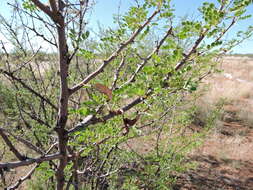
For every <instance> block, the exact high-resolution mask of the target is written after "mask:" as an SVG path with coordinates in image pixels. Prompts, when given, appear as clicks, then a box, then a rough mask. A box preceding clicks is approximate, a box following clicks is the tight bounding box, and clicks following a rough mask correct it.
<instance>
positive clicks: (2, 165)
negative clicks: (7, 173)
mask: <svg viewBox="0 0 253 190" xmlns="http://www.w3.org/2000/svg"><path fill="white" fill-rule="evenodd" d="M62 157H63V156H62V155H61V154H60V153H55V154H50V155H45V156H41V157H38V158H28V159H26V160H23V161H16V162H5V163H0V169H4V170H9V169H13V168H17V167H21V166H29V165H31V164H34V163H38V164H39V163H41V162H45V161H50V160H56V159H61V158H62ZM71 157H72V156H71V155H69V158H71Z"/></svg>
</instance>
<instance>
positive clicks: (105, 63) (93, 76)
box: [70, 9, 160, 94]
mask: <svg viewBox="0 0 253 190" xmlns="http://www.w3.org/2000/svg"><path fill="white" fill-rule="evenodd" d="M159 12H160V10H159V9H157V10H156V11H154V13H153V14H152V15H151V16H150V17H149V18H148V19H147V20H146V22H144V23H143V24H142V25H141V26H140V27H139V28H138V29H137V30H136V31H135V32H134V33H133V34H132V36H131V37H130V38H129V39H128V40H127V41H125V42H123V43H121V45H120V47H119V48H118V49H117V50H116V51H115V52H114V53H112V55H111V56H110V57H109V58H107V59H106V60H104V61H103V63H102V64H101V65H100V66H99V68H98V69H97V70H95V71H94V72H93V73H91V74H89V75H88V76H87V77H86V78H85V79H84V80H83V81H81V82H80V83H79V84H77V85H75V86H74V87H72V88H71V89H70V94H73V93H75V92H76V91H77V90H79V89H80V88H82V87H83V86H84V85H85V84H87V83H88V82H89V81H90V80H92V79H93V78H95V77H96V76H97V75H98V74H100V73H102V72H103V70H104V68H105V67H106V66H107V65H108V64H109V63H110V62H112V61H113V60H114V59H115V58H117V57H118V56H119V54H120V52H121V51H122V50H123V49H124V48H125V47H126V46H127V45H129V44H130V43H132V42H133V41H134V39H135V38H136V37H137V36H138V35H139V34H140V32H141V31H142V30H143V29H144V28H145V27H146V26H147V25H148V24H149V23H150V22H151V20H152V19H153V18H154V17H155V16H156V15H157V14H158V13H159Z"/></svg>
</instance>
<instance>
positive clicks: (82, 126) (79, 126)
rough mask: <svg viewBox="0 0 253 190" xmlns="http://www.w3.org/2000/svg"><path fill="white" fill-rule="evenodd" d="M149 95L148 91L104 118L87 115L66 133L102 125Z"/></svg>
mask: <svg viewBox="0 0 253 190" xmlns="http://www.w3.org/2000/svg"><path fill="white" fill-rule="evenodd" d="M151 94H152V90H148V92H147V93H146V96H145V97H139V98H136V99H135V100H133V101H132V102H131V103H129V104H128V105H126V106H124V107H122V108H121V109H119V110H118V111H114V112H110V113H109V114H107V115H105V116H103V117H101V118H97V117H96V116H95V115H89V116H87V117H86V118H84V120H83V121H82V122H80V123H79V124H77V125H76V126H75V127H73V128H72V129H70V130H69V131H68V133H69V134H70V133H74V132H76V131H81V130H84V129H85V128H87V127H88V126H89V125H95V124H97V123H102V122H105V121H107V120H109V119H112V118H113V117H115V116H117V115H121V114H123V113H124V112H126V111H128V110H130V109H131V108H133V107H134V106H136V105H137V104H139V103H141V102H143V101H144V100H145V99H146V98H147V97H148V96H150V95H151Z"/></svg>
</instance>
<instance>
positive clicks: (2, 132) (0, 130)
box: [0, 128, 26, 161]
mask: <svg viewBox="0 0 253 190" xmlns="http://www.w3.org/2000/svg"><path fill="white" fill-rule="evenodd" d="M0 135H1V137H2V138H3V140H4V142H5V143H6V144H7V146H8V147H9V148H10V151H12V152H13V154H14V155H15V156H16V157H17V158H18V159H19V160H20V161H22V160H25V159H26V157H25V156H23V155H22V154H21V153H20V152H19V151H18V150H17V149H16V148H15V146H14V145H13V144H12V142H11V141H10V139H9V138H8V136H7V135H6V134H5V133H4V131H3V129H2V128H0Z"/></svg>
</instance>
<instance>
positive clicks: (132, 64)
mask: <svg viewBox="0 0 253 190" xmlns="http://www.w3.org/2000/svg"><path fill="white" fill-rule="evenodd" d="M250 2H251V1H249V0H235V1H233V2H232V3H231V1H228V0H225V1H218V3H216V4H214V3H210V2H204V3H203V5H202V6H201V7H200V8H199V14H200V15H201V16H200V17H198V19H196V20H193V19H189V18H184V19H182V20H180V21H176V19H175V18H176V16H175V14H174V10H173V9H172V7H173V6H172V5H171V1H170V0H166V1H164V0H145V1H140V2H139V3H137V1H136V5H132V6H131V7H130V8H129V9H128V10H127V12H126V13H124V14H123V15H117V19H116V17H115V23H116V24H117V26H116V27H115V28H102V27H101V28H100V31H99V37H97V38H96V39H92V37H93V36H92V35H93V34H90V33H91V31H92V30H87V29H86V28H85V30H84V29H83V28H82V27H80V25H79V24H80V23H79V22H73V23H71V24H72V25H71V27H70V26H69V25H68V26H67V27H66V37H67V38H68V39H67V43H68V44H67V45H68V47H69V52H64V55H63V57H68V58H69V59H68V60H67V61H70V63H68V66H67V65H64V67H65V66H66V67H68V69H69V70H68V71H67V72H68V73H67V74H66V75H68V77H67V83H68V88H69V89H70V88H71V87H73V86H75V85H76V84H78V83H79V82H80V81H82V80H84V79H87V78H88V79H92V80H91V81H90V82H89V83H88V84H86V82H85V85H84V86H82V87H80V88H81V89H80V90H79V91H78V92H76V93H74V94H72V95H71V96H69V94H68V95H67V98H69V102H68V110H67V112H68V113H67V114H68V120H67V124H66V126H63V127H65V129H66V130H65V131H64V133H65V132H66V136H67V137H68V138H66V139H64V140H66V142H67V143H66V144H67V152H68V154H71V155H72V158H71V159H69V160H68V164H67V166H66V168H65V170H64V174H65V176H66V179H65V180H66V181H69V184H70V186H71V188H72V187H74V185H73V184H74V182H73V178H74V176H75V172H77V169H76V168H78V172H79V174H78V180H79V181H80V182H79V187H80V189H92V190H96V189H105V187H109V189H136V190H137V189H170V188H171V187H172V185H173V183H174V182H175V180H176V179H175V176H176V175H177V174H178V173H181V172H184V171H186V170H187V169H189V168H191V167H192V166H193V164H192V163H188V162H187V161H186V156H187V154H188V153H189V152H190V151H191V150H192V149H194V148H196V147H197V146H199V145H200V144H201V143H202V141H203V139H204V137H205V135H206V133H207V132H208V129H210V128H211V127H212V126H213V125H215V121H216V120H217V118H218V117H219V114H220V110H221V105H217V106H216V107H215V108H214V109H213V111H212V112H210V113H209V114H208V115H207V116H206V118H205V126H203V130H202V131H201V132H192V131H190V130H189V126H190V125H192V123H194V121H195V119H196V117H197V115H198V111H199V110H198V108H197V107H196V106H195V104H194V103H195V100H196V98H197V97H198V93H199V92H198V88H199V86H200V81H201V79H202V78H203V76H205V75H207V74H209V73H213V72H215V71H216V70H217V69H216V65H217V61H216V60H215V58H216V57H219V56H220V55H222V54H224V52H227V51H229V50H230V49H231V48H232V47H234V46H235V45H237V44H239V43H240V42H241V41H243V40H244V39H247V38H248V37H250V36H251V35H252V27H249V29H248V30H247V31H239V32H238V34H237V37H236V38H235V39H232V40H223V37H224V35H225V34H226V32H227V31H228V30H229V29H230V27H232V26H233V25H234V24H235V22H237V21H240V20H243V19H247V18H249V17H250V16H249V15H246V14H245V12H246V8H247V6H248V5H249V4H250ZM68 6H71V5H68ZM68 6H67V7H68ZM67 7H65V8H67ZM23 8H24V9H25V10H29V11H30V12H31V14H35V13H34V11H36V10H37V8H36V6H35V5H34V4H33V3H32V2H31V1H24V2H23ZM75 9H76V7H75ZM71 11H72V10H71ZM154 11H157V12H155V13H157V15H156V16H155V17H154V19H151V18H149V17H150V16H151V15H152V13H154ZM39 12H41V11H39ZM29 14H30V13H29ZM36 14H39V13H37V12H36ZM36 14H35V15H36ZM66 15H67V16H70V15H71V13H69V12H66ZM36 16H37V15H36ZM76 16H77V15H76ZM42 18H43V17H42ZM148 18H149V19H150V21H147V19H148ZM72 19H73V20H74V19H75V17H68V19H66V20H65V22H66V24H67V23H68V21H69V20H72ZM145 22H147V23H146V25H144V26H143V24H144V23H145ZM43 24H44V25H45V24H47V22H44V23H43ZM54 24H55V23H54ZM56 25H57V24H56ZM57 26H58V25H57ZM142 26H143V29H142V28H141V27H142ZM79 27H80V28H82V29H81V30H80V31H79ZM87 28H88V27H87ZM138 32H139V33H138ZM50 33H51V31H50ZM165 33H166V34H168V35H167V36H164V35H165ZM136 34H138V35H137V36H134V35H136ZM40 37H41V36H40ZM64 37H65V36H64ZM165 37H166V38H165ZM163 38H164V39H163ZM17 52H18V51H17ZM72 53H74V54H72ZM75 53H76V54H75ZM13 55H14V54H13ZM44 55H45V54H43V53H41V54H36V55H35V56H34V57H32V58H31V52H29V53H27V54H25V55H23V56H22V57H19V54H18V55H17V56H16V57H15V58H13V57H14V56H11V58H9V57H8V56H7V55H6V57H7V59H9V62H7V63H6V65H4V64H3V65H1V67H3V68H4V69H5V70H7V71H9V70H13V72H11V74H14V76H17V79H15V80H14V79H13V78H11V77H9V76H8V78H10V80H9V81H8V82H9V83H10V85H8V88H7V85H6V84H9V83H6V84H4V83H0V98H1V99H0V103H1V107H0V108H1V109H0V111H1V113H0V114H1V115H2V114H3V115H4V116H8V117H6V118H1V120H3V121H4V122H5V123H8V125H9V126H15V125H16V124H17V123H16V122H15V121H13V118H15V119H17V121H19V123H18V124H19V125H20V126H22V127H21V128H22V130H23V131H24V132H23V131H22V137H24V138H25V139H29V140H30V141H31V142H32V143H34V144H35V145H36V146H38V147H39V148H41V149H43V150H47V149H48V148H49V147H50V146H51V145H52V144H54V143H55V141H56V140H57V138H58V137H57V135H58V133H56V132H55V130H54V129H55V125H56V123H57V121H58V118H59V113H60V111H59V110H58V109H61V108H58V106H59V105H60V103H61V102H62V101H63V99H60V98H59V97H60V95H61V94H60V93H59V89H60V86H61V85H62V83H61V82H62V81H60V77H59V75H60V74H62V73H59V72H62V71H61V70H60V71H58V66H57V65H56V64H57V63H58V60H57V58H55V54H54V53H51V54H50V55H46V58H45V57H44ZM69 55H73V57H71V58H73V59H72V60H70V57H69ZM15 59H19V60H15ZM29 59H31V60H30V61H28V62H27V60H29ZM13 60H14V61H13ZM11 61H13V62H12V64H10V62H11ZM16 62H22V64H20V63H19V64H15V63H16ZM23 63H25V64H23ZM43 64H45V65H44V66H45V68H44V70H43V69H41V65H43ZM64 64H65V63H64ZM20 66H21V67H20ZM56 66H57V67H56ZM17 68H18V69H17ZM100 68H102V69H101V70H99V69H100ZM15 69H17V70H16V71H15ZM14 71H15V72H14ZM94 72H95V74H96V72H97V73H98V75H94ZM92 73H93V74H92ZM1 74H2V73H1ZM20 81H24V82H25V84H27V86H24V84H23V83H20ZM96 84H100V87H101V86H102V87H103V88H104V91H103V90H101V89H100V90H99V89H98V88H96ZM31 89H32V90H33V91H31ZM105 91H106V92H105ZM36 92H38V93H39V95H40V96H43V97H45V98H46V99H47V101H45V100H43V99H41V98H40V96H38V95H36ZM59 94H60V95H59ZM108 94H109V95H108ZM111 96H112V97H111ZM137 98H139V100H141V101H140V102H139V103H138V104H136V105H135V106H134V107H133V108H132V107H131V106H132V104H133V103H132V102H133V100H135V99H137ZM137 100H138V99H137ZM48 101H50V102H51V104H53V105H55V107H56V109H55V108H54V106H52V105H49V103H48ZM128 107H131V109H129V110H128V109H126V108H128ZM122 108H125V109H126V110H127V111H124V112H123V111H122ZM87 118H92V119H91V120H90V123H91V124H89V125H87V126H85V127H83V128H82V129H80V130H77V131H76V132H74V133H69V134H67V132H68V131H67V130H69V129H71V128H73V127H75V126H78V125H80V121H81V122H83V121H85V120H86V119H87ZM108 118H109V119H108ZM94 121H99V122H97V123H96V124H94V123H93V122H94ZM13 132H14V133H15V134H19V133H21V129H17V130H13ZM64 138H65V137H64ZM58 140H59V139H58ZM56 149H57V148H56ZM57 151H58V150H55V149H53V150H52V152H53V153H55V152H57ZM30 154H31V155H33V153H29V155H30ZM55 165H56V162H54V161H52V162H43V163H39V166H38V167H37V168H36V171H35V177H34V180H33V181H31V182H30V188H31V189H54V188H55V183H56V176H55V171H56V167H57V166H55ZM75 180H77V179H75ZM44 184H46V185H44Z"/></svg>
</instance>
